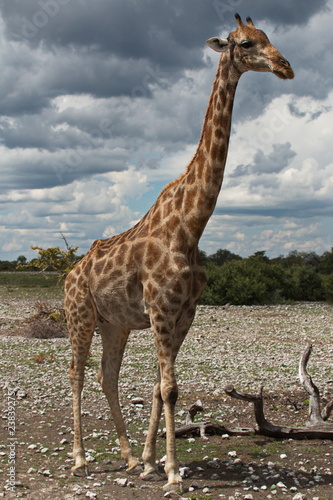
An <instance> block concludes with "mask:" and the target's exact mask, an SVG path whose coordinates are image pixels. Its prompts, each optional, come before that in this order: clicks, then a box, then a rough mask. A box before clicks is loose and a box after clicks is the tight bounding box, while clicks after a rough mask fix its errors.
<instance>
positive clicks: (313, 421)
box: [224, 344, 333, 439]
mask: <svg viewBox="0 0 333 500" xmlns="http://www.w3.org/2000/svg"><path fill="white" fill-rule="evenodd" d="M311 351H312V344H308V345H307V346H306V348H305V351H304V352H303V354H302V356H301V359H300V363H299V378H300V381H301V383H302V384H303V386H304V388H305V390H306V391H307V393H308V394H309V396H310V402H309V414H310V420H309V422H307V425H306V426H304V427H296V428H295V427H282V426H279V425H275V424H272V423H270V422H268V421H267V420H266V418H265V415H264V402H263V395H262V388H261V389H260V393H259V394H255V395H253V394H244V393H242V392H239V391H236V389H235V388H234V387H233V386H232V385H229V386H228V387H226V388H225V389H224V390H225V392H226V394H228V395H229V396H231V397H233V398H236V399H241V400H242V401H249V402H251V403H253V405H254V414H255V419H256V423H257V427H256V434H262V435H265V436H271V437H276V438H292V439H333V424H332V423H329V422H326V420H327V419H328V417H329V415H330V413H331V412H332V410H333V401H331V402H329V403H328V404H327V405H326V406H325V408H324V410H323V412H321V410H320V393H319V389H318V387H317V386H316V385H315V384H314V382H313V380H312V378H311V376H310V375H309V374H308V373H307V370H306V367H307V364H308V361H309V358H310V355H311Z"/></svg>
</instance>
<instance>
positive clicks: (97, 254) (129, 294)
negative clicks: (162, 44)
mask: <svg viewBox="0 0 333 500" xmlns="http://www.w3.org/2000/svg"><path fill="white" fill-rule="evenodd" d="M236 19H237V23H238V27H237V29H236V31H234V32H233V33H230V35H229V37H228V39H227V40H222V39H219V38H212V39H209V40H208V41H207V43H208V45H210V46H211V47H212V48H213V49H214V50H217V51H218V52H223V54H222V55H221V58H220V62H219V66H218V70H217V74H216V78H215V82H214V85H213V90H212V93H211V96H210V100H209V104H208V108H207V111H206V116H205V120H204V124H203V129H202V134H201V138H200V141H199V144H198V148H197V151H196V153H195V155H194V157H193V159H192V161H191V162H190V164H189V165H188V167H187V169H186V171H185V173H184V174H182V175H181V176H180V177H179V178H178V179H176V180H175V181H172V182H171V183H169V184H168V185H167V186H166V187H165V188H164V189H163V190H162V192H161V193H160V195H159V197H158V199H157V201H156V202H155V204H154V205H153V206H152V208H151V209H150V210H149V212H148V213H147V214H146V215H145V216H144V217H143V218H142V219H141V221H140V222H139V223H138V224H137V225H136V226H134V227H133V228H131V229H129V230H128V231H126V232H124V233H122V234H120V235H118V236H114V237H112V238H108V239H106V240H97V241H95V242H94V244H93V245H92V247H91V249H90V250H89V252H88V253H87V254H86V256H85V257H84V258H83V259H82V260H81V261H80V262H79V263H78V264H77V266H76V267H75V268H74V269H73V270H72V271H71V272H70V274H69V275H68V277H67V279H66V284H65V309H66V315H67V323H68V329H69V335H70V340H71V344H72V363H71V367H70V381H71V386H72V391H73V410H74V448H73V456H74V460H75V466H74V470H76V471H79V470H85V469H86V462H85V452H84V446H83V439H82V422H81V392H82V388H83V379H84V365H85V361H86V357H87V354H88V351H89V348H90V344H91V340H92V336H93V332H94V329H95V327H96V325H98V326H99V328H100V331H101V337H102V343H103V356H102V362H101V368H100V371H99V374H98V380H99V381H100V383H101V386H102V388H103V391H104V393H105V395H106V397H107V399H108V402H109V404H110V408H111V412H112V416H113V419H114V422H115V426H116V429H117V433H118V436H119V441H120V448H121V454H122V457H123V458H124V459H125V460H126V461H127V464H128V470H130V469H132V468H134V467H136V465H137V464H138V460H137V459H136V458H135V457H133V456H132V454H131V448H130V444H129V440H128V438H127V435H126V429H125V423H124V420H123V417H122V414H121V410H120V405H119V398H118V377H119V370H120V366H121V362H122V358H123V353H124V349H125V346H126V342H127V340H128V336H129V333H130V331H131V330H132V329H144V328H148V327H151V328H152V332H153V337H154V343H155V347H156V352H157V357H158V365H159V368H158V375H157V380H156V383H155V386H154V390H153V402H152V411H151V418H150V424H149V429H148V434H147V438H146V444H145V448H144V452H143V456H142V458H143V462H144V472H143V474H142V476H143V478H149V477H150V475H151V474H152V473H154V471H155V467H156V464H155V461H156V436H157V430H158V425H159V421H160V417H161V412H162V407H163V405H164V411H165V421H166V429H167V439H166V463H165V472H166V474H167V477H168V482H167V485H166V488H167V489H169V488H173V487H174V486H177V485H179V484H180V483H181V478H180V475H179V467H178V462H177V459H176V449H175V433H174V429H175V423H174V408H175V404H176V400H177V396H178V388H177V383H176V379H175V373H174V363H175V359H176V357H177V353H178V351H179V348H180V347H181V345H182V342H183V340H184V338H185V336H186V334H187V332H188V330H189V328H190V326H191V323H192V321H193V318H194V314H195V308H196V304H197V301H198V299H199V297H200V295H201V293H202V291H203V289H204V287H205V284H206V277H205V273H204V270H203V268H202V266H201V264H200V261H199V252H198V242H199V239H200V237H201V234H202V232H203V230H204V228H205V226H206V224H207V222H208V220H209V217H210V216H211V214H212V212H213V210H214V207H215V204H216V201H217V197H218V194H219V192H220V189H221V185H222V181H223V173H224V167H225V162H226V158H227V150H228V143H229V135H230V127H231V115H232V106H233V101H234V94H235V91H236V87H237V83H238V80H239V78H240V76H241V74H242V73H244V72H245V71H248V70H251V69H252V70H254V71H271V72H273V73H275V74H276V75H277V76H279V77H280V78H284V79H286V78H293V71H292V69H291V67H290V65H289V63H288V61H286V59H284V58H283V57H282V56H281V54H280V53H279V52H278V51H277V49H275V48H274V47H273V46H272V45H271V44H270V42H269V40H268V38H267V37H266V35H265V34H264V33H263V32H261V31H260V30H257V29H256V28H255V27H254V25H253V23H252V21H251V19H250V18H248V19H247V20H248V24H247V25H245V24H243V23H242V21H241V19H240V17H239V16H238V15H236Z"/></svg>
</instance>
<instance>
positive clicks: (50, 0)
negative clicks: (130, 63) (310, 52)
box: [1, 0, 327, 68]
mask: <svg viewBox="0 0 333 500" xmlns="http://www.w3.org/2000/svg"><path fill="white" fill-rule="evenodd" d="M326 3H327V2H326V1H325V0H316V2H313V1H312V0H305V1H304V0H294V1H293V2H290V0H280V1H279V2H275V3H274V4H273V5H272V2H267V0H260V1H259V0H258V1H256V2H253V1H250V0H208V1H207V0H183V1H181V2H179V1H178V0H159V1H156V0H140V2H138V1H135V0H127V1H123V0H112V1H110V0H99V1H98V2H87V1H83V0H29V1H27V0H14V1H13V0H4V1H3V2H2V6H1V11H2V14H3V17H4V19H5V21H6V28H7V34H8V36H10V37H11V38H12V39H22V38H24V39H25V40H26V41H28V42H29V43H31V44H36V43H39V42H40V41H43V42H45V43H49V44H51V45H60V46H72V45H76V46H82V47H91V46H94V47H98V48H99V49H100V50H103V51H106V52H110V53H112V54H115V55H117V56H119V57H125V58H127V57H132V58H135V59H138V58H139V59H140V58H148V59H149V60H151V61H155V62H158V63H160V64H162V65H163V66H169V65H170V66H172V67H175V66H177V65H178V66H181V67H182V68H183V67H184V66H185V67H186V66H187V67H191V66H193V65H196V64H200V62H201V61H200V54H199V55H198V54H197V51H196V50H194V51H193V49H196V48H198V47H200V46H202V43H203V41H204V40H205V37H206V38H207V37H208V36H212V35H213V34H214V33H215V31H216V30H218V29H221V28H222V27H225V25H230V24H232V25H234V19H233V16H234V13H235V11H239V12H240V13H241V14H242V15H243V16H244V18H245V17H246V16H247V15H251V16H252V17H253V19H254V20H258V21H259V20H263V19H267V20H269V21H272V22H273V23H276V24H280V25H290V24H295V25H298V24H302V23H305V22H307V21H308V19H309V18H310V17H311V16H312V15H313V14H314V13H316V12H318V11H320V10H322V9H323V8H324V7H325V5H326Z"/></svg>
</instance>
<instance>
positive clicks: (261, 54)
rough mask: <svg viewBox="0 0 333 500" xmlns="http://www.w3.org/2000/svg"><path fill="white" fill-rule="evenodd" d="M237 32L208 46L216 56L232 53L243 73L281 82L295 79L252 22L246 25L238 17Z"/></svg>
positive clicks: (282, 58) (211, 40)
mask: <svg viewBox="0 0 333 500" xmlns="http://www.w3.org/2000/svg"><path fill="white" fill-rule="evenodd" d="M235 18H236V21H237V28H236V30H235V31H233V32H231V33H230V34H229V36H228V38H227V39H222V38H218V37H213V38H209V39H208V40H207V42H206V43H207V45H208V46H209V47H211V48H212V49H213V50H216V51H217V52H227V51H230V57H231V59H232V62H233V65H234V67H235V68H236V69H237V70H238V71H239V72H240V73H244V72H245V71H265V72H271V73H274V75H276V76H278V77H279V78H282V79H284V80H285V79H291V78H294V72H293V70H292V67H291V66H290V64H289V62H288V61H287V60H286V59H285V58H284V57H283V56H282V55H281V54H280V52H279V51H278V50H277V49H276V48H275V47H274V46H273V45H272V44H271V43H270V41H269V40H268V38H267V36H266V35H265V33H264V32H263V31H261V30H258V29H256V28H255V27H254V24H253V22H252V19H251V18H250V17H247V18H246V21H247V23H248V24H244V23H243V22H242V20H241V17H240V15H239V14H236V15H235Z"/></svg>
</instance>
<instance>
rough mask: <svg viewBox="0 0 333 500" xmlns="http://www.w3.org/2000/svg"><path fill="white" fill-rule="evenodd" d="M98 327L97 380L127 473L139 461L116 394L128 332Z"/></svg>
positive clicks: (113, 327)
mask: <svg viewBox="0 0 333 500" xmlns="http://www.w3.org/2000/svg"><path fill="white" fill-rule="evenodd" d="M99 327H100V330H101V336H102V342H103V356H102V364H101V368H100V371H99V374H98V377H97V378H98V381H99V383H100V384H101V386H102V389H103V392H104V394H105V395H106V398H107V400H108V403H109V406H110V410H111V414H112V417H113V420H114V423H115V426H116V430H117V434H118V438H119V445H120V451H121V457H122V458H123V459H124V460H125V461H126V463H127V469H126V470H127V472H130V471H133V469H135V468H136V467H137V465H138V464H139V460H138V459H137V458H135V457H134V456H133V455H132V449H131V445H130V442H129V439H128V436H127V432H126V426H125V422H124V418H123V415H122V412H121V408H120V404H119V392H118V379H119V370H120V366H121V362H122V359H123V354H124V349H125V345H126V342H127V339H128V335H129V331H127V330H121V329H119V328H116V327H115V326H113V325H110V324H105V323H103V324H100V325H99Z"/></svg>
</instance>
